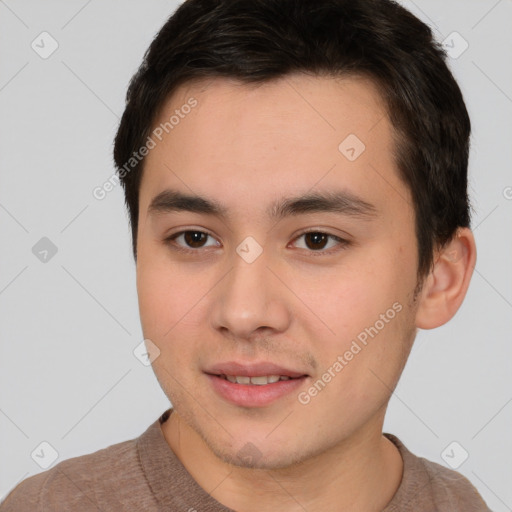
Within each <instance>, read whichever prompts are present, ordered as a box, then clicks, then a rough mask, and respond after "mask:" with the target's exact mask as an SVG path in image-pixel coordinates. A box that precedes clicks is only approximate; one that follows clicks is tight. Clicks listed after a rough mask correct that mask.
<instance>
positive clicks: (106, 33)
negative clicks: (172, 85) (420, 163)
mask: <svg viewBox="0 0 512 512" xmlns="http://www.w3.org/2000/svg"><path fill="white" fill-rule="evenodd" d="M402 3H403V4H404V6H406V7H407V8H409V9H410V10H411V11H412V12H414V13H415V14H416V15H417V16H419V17H420V18H421V19H423V20H424V21H426V22H427V23H428V24H429V25H430V26H432V27H433V28H434V29H435V31H436V35H437V37H438V38H439V40H444V39H445V38H446V37H448V40H447V41H448V42H447V45H449V46H451V47H452V48H451V52H452V54H454V55H455V54H458V53H460V51H461V50H462V49H463V48H464V41H467V43H468V45H469V46H468V48H467V49H466V51H464V52H463V53H461V54H460V55H457V58H451V59H450V65H451V67H452V69H453V71H454V74H455V76H456V78H457V79H458V80H459V83H460V84H461V87H462V90H463V93H464V95H465V99H466V102H467V106H468V109H469V111H470V115H471V118H472V123H473V136H472V152H471V163H470V190H471V195H472V202H473V205H474V209H475V213H474V222H473V227H474V230H475V231H474V232H475V236H476V240H477V245H478V262H477V265H476V268H475V273H474V277H473V280H472V284H471V286H470V289H469V292H468V296H467V298H466V300H465V302H464V304H463V306H462V308H461V309H460V311H459V312H458V313H457V315H456V316H455V318H454V319H453V320H452V321H451V322H450V323H449V324H448V325H446V326H443V327H441V328H439V329H436V330H433V331H421V332H420V333H419V335H418V338H417V341H416V343H415V346H414V348H413V351H412V354H411V357H410V359H409V362H408V365H407V367H406V369H405V371H404V374H403V376H402V378H401V380H400V383H399V385H398V387H397V389H396V392H395V393H394V395H393V397H392V399H391V401H390V406H389V410H388V416H387V419H386V423H385V431H387V432H392V433H394V434H396V435H397V436H398V437H400V438H401V439H402V441H403V442H404V443H405V445H406V446H407V447H408V448H409V449H410V450H411V451H413V452H414V453H416V454H417V455H420V456H423V457H426V458H428V459H430V460H433V461H435V462H438V463H439V464H443V465H447V466H448V464H447V462H446V460H447V459H446V456H445V459H443V457H442V456H441V454H442V453H445V454H448V455H449V456H450V457H451V459H449V460H450V461H457V460H458V461H459V462H460V459H461V456H462V455H461V454H463V453H464V452H463V451H462V450H466V451H467V452H468V454H469V457H468V458H467V460H466V461H464V462H463V463H462V464H461V465H460V466H459V467H458V469H457V470H458V471H459V472H461V473H462V474H464V475H465V476H467V477H468V478H469V479H470V480H471V481H472V482H473V484H474V485H475V486H476V487H477V489H478V490H479V491H480V493H481V494H482V495H483V497H484V499H485V500H486V501H487V503H488V504H489V506H490V508H491V509H493V510H494V511H498V512H501V511H507V510H508V511H509V510H512V486H511V485H510V483H511V482H512V428H511V427H512V375H511V373H512V372H511V371H510V370H511V360H512V343H511V330H512V270H511V262H512V260H511V255H512V229H511V226H512V188H511V187H512V172H511V167H510V164H511V162H512V155H511V152H512V149H511V148H512V143H511V140H512V139H511V136H512V85H511V84H512V69H511V62H512V60H511V57H512V32H511V31H510V26H511V22H512V2H511V1H508V0H501V1H496V0H488V1H487V0H478V1H476V0H474V1H467V0H464V1H462V0H460V1H454V0H450V1H447V0H442V1H432V0H428V1H427V0H421V1H420V0H416V1H415V2H412V1H405V0H404V1H403V2H402ZM176 6H177V2H176V1H171V0H169V1H163V0H151V1H126V0H125V1H121V0H103V1H101V2H100V1H99V0H89V1H83V0H73V1H70V0H68V1H66V2H64V1H60V2H56V1H45V2H40V1H35V0H33V1H28V0H26V1H19V0H18V1H17V0H5V1H0V52H1V53H0V111H1V115H0V172H1V186H0V222H1V240H2V247H3V250H2V253H1V254H2V258H1V264H0V333H1V348H0V350H1V352H0V365H1V368H0V372H1V373H0V375H1V377H0V432H1V435H0V439H1V441H0V443H1V444H0V460H1V461H2V463H1V464H0V497H2V496H5V495H6V494H7V493H8V491H9V490H10V489H11V488H13V487H14V486H15V485H16V484H17V483H18V482H19V481H21V480H22V479H24V478H26V477H28V476H29V475H32V474H36V473H38V472H40V471H42V470H43V469H42V467H41V466H40V465H38V463H37V462H38V460H43V459H44V457H49V456H51V453H52V452H51V449H49V448H48V447H47V446H46V445H43V446H41V445H40V443H41V442H43V441H46V442H47V443H49V444H50V445H51V446H52V447H54V449H55V450H56V452H57V453H58V458H57V459H56V460H55V462H54V463H53V464H52V466H53V465H54V464H56V463H58V462H59V461H61V460H63V459H67V458H70V457H74V456H78V455H82V454H86V453H91V452H93V451H96V450H98V449H100V448H103V447H106V446H108V445H110V444H114V443H117V442H121V441H124V440H127V439H131V438H134V437H136V436H138V435H139V434H140V433H142V432H143V431H144V430H145V429H146V428H147V427H148V426H149V424H150V423H152V422H153V421H155V420H156V418H157V417H158V416H159V415H160V414H161V413H162V412H163V411H164V410H165V409H166V408H167V407H168V406H169V402H168V400H167V398H166V397H165V395H164V394H163V392H162V391H161V390H160V387H159V385H158V383H157V381H156V378H155V377H154V375H153V373H152V370H151V368H150V367H147V366H144V365H143V364H142V363H141V362H140V361H139V360H138V359H137V358H136V357H135V356H134V354H133V350H134V349H135V348H136V347H137V346H138V345H139V343H140V342H141V340H142V332H141V328H140V323H139V318H138V306H137V297H136V289H135V266H134V262H133V260H132V257H131V248H130V232H129V227H128V218H127V215H126V213H125V209H124V203H123V195H122V189H121V188H120V187H116V188H115V189H114V190H113V191H112V192H110V193H109V194H108V195H107V197H106V198H105V199H104V200H103V201H98V200H97V199H95V198H94V197H93V195H92V190H93V189H94V187H96V186H99V185H101V184H102V183H103V182H104V181H105V180H107V179H108V178H109V177H110V176H111V175H112V173H113V171H114V168H113V165H112V157H111V151H112V140H113V137H114V134H115V130H116V128H117V125H118V122H119V117H120V116H121V114H122V111H123V106H124V96H125V91H126V86H127V83H128V80H129V78H130V77H131V76H132V74H133V73H134V72H135V70H136V68H137V67H138V65H139V63H140V61H141V58H142V55H143V53H144V51H145V49H146V48H147V46H148V45H149V43H150V42H151V40H152V38H153V37H154V35H155V33H156V32H157V30H158V29H159V28H160V27H161V25H162V24H163V23H164V22H165V20H166V19H167V17H168V16H169V15H170V14H171V13H172V12H173V11H174V9H175V8H176ZM43 31H46V32H48V33H49V34H51V37H52V38H53V39H55V40H56V41H57V43H58V45H59V46H58V49H57V50H56V51H55V52H54V53H53V54H52V55H51V56H49V57H47V58H46V59H43V58H42V57H41V56H40V55H39V54H38V53H36V51H34V50H33V49H32V47H31V44H32V41H34V40H35V43H34V44H39V47H42V46H44V48H40V49H39V51H43V50H44V51H48V50H49V49H50V48H51V46H50V44H51V41H50V40H49V39H45V40H44V41H43V42H41V37H40V36H39V35H40V34H41V32H43ZM454 31H455V32H458V33H459V34H460V36H461V37H462V38H463V40H462V39H460V38H459V36H457V35H455V36H450V34H452V33H453V32H454ZM44 37H47V36H44ZM450 37H451V38H450ZM43 237H47V238H48V239H49V240H51V242H52V243H53V244H54V245H55V246H56V248H57V253H56V254H55V255H53V256H52V253H51V252H49V253H48V255H47V257H46V258H47V261H46V262H43V261H40V259H39V258H38V257H36V255H35V254H34V253H33V250H32V248H33V247H34V246H35V245H36V244H37V243H38V242H39V241H40V239H41V238H43ZM40 243H42V244H44V243H45V242H40ZM37 247H39V246H37ZM36 252H37V251H36ZM40 257H42V256H41V255H40ZM453 441H456V442H457V443H458V444H457V445H455V447H454V445H452V446H451V447H450V448H448V450H447V451H446V450H445V449H446V448H447V447H448V446H449V445H450V443H452V442H453ZM452 449H453V451H452ZM34 451H35V453H39V454H40V459H38V457H37V456H34V458H32V457H31V454H32V453H33V452H34ZM43 454H44V455H43Z"/></svg>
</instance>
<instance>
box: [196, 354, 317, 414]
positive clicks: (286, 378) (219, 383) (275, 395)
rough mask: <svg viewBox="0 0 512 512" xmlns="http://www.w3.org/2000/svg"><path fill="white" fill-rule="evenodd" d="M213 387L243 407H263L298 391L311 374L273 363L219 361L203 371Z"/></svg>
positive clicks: (220, 395)
mask: <svg viewBox="0 0 512 512" xmlns="http://www.w3.org/2000/svg"><path fill="white" fill-rule="evenodd" d="M204 373H205V375H206V377H208V380H209V381H210V384H211V386H212V389H213V391H215V393H216V394H217V396H218V397H220V398H222V399H223V400H225V401H227V402H229V403H231V404H235V405H238V406H241V407H263V406H266V405H270V404H271V403H273V402H275V401H277V400H279V399H281V398H284V397H285V396H287V395H290V394H291V393H292V392H294V391H297V390H298V389H299V388H300V387H301V386H303V385H304V383H305V382H306V381H307V379H309V377H310V376H309V375H308V374H306V373H302V372H300V371H295V370H290V369H287V368H284V367H282V366H278V365H276V364H273V363H258V364H240V363H235V362H227V363H220V364H218V365H216V366H213V367H211V368H209V369H208V370H207V371H205V372H204Z"/></svg>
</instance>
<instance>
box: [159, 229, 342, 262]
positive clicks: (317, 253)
mask: <svg viewBox="0 0 512 512" xmlns="http://www.w3.org/2000/svg"><path fill="white" fill-rule="evenodd" d="M185 233H201V234H205V235H207V236H209V237H211V238H215V237H214V236H213V235H211V234H210V233H208V232H206V231H201V230H199V229H187V230H184V231H178V232H177V233H174V234H173V235H171V236H169V237H167V238H166V239H165V240H164V243H166V244H167V245H169V246H171V248H172V249H173V250H176V251H179V252H182V253H185V254H196V255H197V254H198V253H199V252H200V251H201V249H202V247H200V248H198V249H187V248H184V247H182V246H179V245H176V244H175V243H174V240H175V239H176V238H178V237H179V236H181V235H183V234H185ZM309 233H314V234H318V235H326V236H327V237H328V238H330V239H333V240H336V241H337V242H338V248H335V249H334V250H333V249H332V248H331V249H329V250H323V249H319V250H317V251H315V250H312V249H304V250H306V251H307V252H309V253H311V255H312V256H328V255H331V254H334V253H337V252H339V251H341V250H343V249H344V248H346V247H347V246H349V245H350V242H349V241H348V240H345V239H344V238H340V237H339V236H336V235H332V234H331V233H326V232H324V231H319V230H309V231H304V232H302V233H301V234H299V235H297V236H296V237H295V238H294V241H296V240H298V239H299V238H301V237H302V236H304V235H307V234H309Z"/></svg>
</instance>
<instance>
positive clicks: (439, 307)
mask: <svg viewBox="0 0 512 512" xmlns="http://www.w3.org/2000/svg"><path fill="white" fill-rule="evenodd" d="M475 263H476V245H475V239H474V236H473V233H472V232H471V230H470V229H469V228H459V229H458V230H457V233H456V234H455V235H454V237H453V238H452V239H451V240H450V241H449V242H448V243H447V244H446V245H445V246H444V247H442V248H441V249H440V250H438V252H437V253H436V257H435V263H434V267H433V269H432V270H431V271H430V273H429V275H428V276H427V277H426V279H425V281H424V283H423V288H422V290H421V292H420V296H419V300H418V309H417V312H416V327H418V328H419V329H433V328H435V327H439V326H440V325H443V324H445V323H446V322H448V320H450V319H451V318H453V316H454V315H455V313H456V312H457V310H458V309H459V307H460V305H461V304H462V301H463V300H464V297H465V296H466V292H467V290H468V287H469V282H470V280H471V276H472V275H473V269H474V268H475Z"/></svg>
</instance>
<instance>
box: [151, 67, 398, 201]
mask: <svg viewBox="0 0 512 512" xmlns="http://www.w3.org/2000/svg"><path fill="white" fill-rule="evenodd" d="M190 105H194V106H193V107H192V108H189V106H190ZM172 116H174V118H173V119H172V121H173V122H172V123H170V122H169V121H170V120H171V118H172ZM155 130H159V133H160V138H161V140H157V139H158V138H155V137H153V138H155V142H156V145H155V147H154V149H152V150H151V151H150V153H149V154H148V156H147V157H146V161H145V165H144V174H143V179H142V184H141V206H143V203H144V204H145V206H146V208H147V207H148V205H149V201H150V200H151V198H152V197H154V196H155V195H156V194H157V193H159V192H161V191H162V190H165V188H167V187H170V186H172V188H180V189H181V190H183V191H187V192H192V191H193V192H194V193H196V194H198V195H206V196H209V197H215V196H217V197H223V198H225V199H226V202H230V201H231V203H232V204H233V205H235V204H237V205H238V206H239V207H243V205H244V204H245V205H249V204H253V203H252V202H251V200H256V198H259V199H260V200H261V198H262V197H268V198H269V200H270V199H274V200H277V199H278V198H279V197H280V196H281V195H282V194H281V192H282V191H283V190H284V189H286V191H287V192H288V193H293V194H299V193H304V192H305V190H307V189H309V190H314V189H315V188H316V189H322V190H328V189H329V188H336V189H339V188H344V189H347V190H349V191H351V192H353V193H354V194H355V195H357V196H359V197H363V198H367V199H368V202H369V203H373V204H377V203H378V202H379V201H380V202H381V201H382V200H383V199H385V198H386V197H387V196H390V195H391V196H393V195H397V197H402V198H404V197H405V196H407V195H408V191H407V190H406V188H405V186H404V184H403V183H402V182H401V180H399V178H398V173H397V172H396V166H395V161H394V158H393V149H394V142H393V131H392V127H391V125H390V123H389V119H388V116H387V112H386V106H385V104H384V102H383V100H382V98H381V96H380V95H379V93H378V89H377V87H376V85H375V84H374V83H373V82H371V81H370V80H368V79H366V78H363V77H343V78H336V79H335V78H332V77H317V76H315V77H312V76H306V75H302V74H297V75H290V76H286V77H283V78H280V79H278V80H273V81H271V82H265V83H261V84H243V83H240V82H238V81H236V80H231V79H225V78H213V79H208V80H202V81H198V82H193V83H187V84H184V85H182V86H181V87H179V88H178V89H177V90H176V91H175V92H174V94H173V95H172V96H171V97H170V98H168V100H167V101H166V103H165V104H164V105H163V107H162V109H161V111H160V113H159V116H158V118H157V120H156V122H155V123H154V126H153V132H152V133H155ZM398 189H400V190H398ZM376 200H377V201H376ZM244 201H245V203H244ZM266 206H267V205H263V204H262V205H261V209H262V210H264V209H265V208H266Z"/></svg>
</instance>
